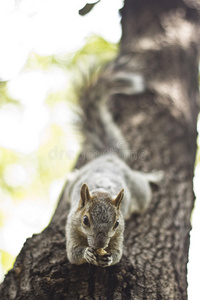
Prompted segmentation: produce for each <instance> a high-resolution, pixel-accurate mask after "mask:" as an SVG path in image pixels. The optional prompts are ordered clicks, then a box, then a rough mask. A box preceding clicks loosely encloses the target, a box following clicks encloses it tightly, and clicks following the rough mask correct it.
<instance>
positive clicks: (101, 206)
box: [79, 183, 124, 249]
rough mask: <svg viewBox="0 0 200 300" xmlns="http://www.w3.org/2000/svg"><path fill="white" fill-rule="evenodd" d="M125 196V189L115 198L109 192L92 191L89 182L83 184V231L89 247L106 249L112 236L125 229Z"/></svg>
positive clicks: (81, 202) (80, 205)
mask: <svg viewBox="0 0 200 300" xmlns="http://www.w3.org/2000/svg"><path fill="white" fill-rule="evenodd" d="M123 196H124V190H123V189H122V190H121V191H120V192H119V194H118V195H117V196H116V197H115V198H114V199H113V198H112V197H111V196H110V194H109V193H105V192H101V191H96V192H95V191H94V192H92V193H90V192H89V188H88V186H87V184H85V183H84V184H83V185H82V187H81V191H80V202H79V210H80V212H81V231H82V233H83V234H84V235H85V236H86V237H87V241H88V245H89V247H91V248H94V249H99V248H103V249H104V248H106V247H107V246H108V244H109V242H110V238H111V237H112V236H114V235H115V234H117V233H119V232H121V231H122V230H123V228H124V226H123V223H124V221H123V217H122V214H121V211H120V206H121V201H122V199H123Z"/></svg>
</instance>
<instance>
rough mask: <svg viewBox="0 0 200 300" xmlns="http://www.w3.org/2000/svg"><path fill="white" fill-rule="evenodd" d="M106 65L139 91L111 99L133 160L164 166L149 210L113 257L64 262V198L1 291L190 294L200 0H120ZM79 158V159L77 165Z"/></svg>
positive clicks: (42, 295)
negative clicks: (118, 32)
mask: <svg viewBox="0 0 200 300" xmlns="http://www.w3.org/2000/svg"><path fill="white" fill-rule="evenodd" d="M121 14H122V29H123V35H122V40H121V47H120V53H119V57H118V58H117V59H116V61H115V62H114V64H113V65H112V72H113V74H114V73H115V72H119V71H121V72H124V73H127V74H129V76H133V77H134V76H136V75H137V78H138V79H139V83H140V84H142V86H143V89H144V90H143V92H142V93H141V94H139V95H137V96H136V95H135V96H134V95H133V96H125V95H120V93H119V94H118V95H117V96H115V97H113V98H112V100H111V101H110V103H109V109H110V110H111V111H112V113H113V116H114V119H115V121H116V122H117V123H118V124H119V126H120V127H121V128H122V131H123V133H124V136H125V137H126V138H127V140H128V142H129V144H130V147H131V149H132V157H131V158H130V165H131V167H133V168H134V169H138V170H143V171H151V170H153V169H158V170H164V172H165V179H164V181H163V183H162V186H161V187H160V188H158V189H156V188H154V193H153V200H152V203H151V205H150V208H149V210H148V211H147V212H146V213H144V214H143V215H133V216H132V217H131V219H130V220H129V221H128V222H127V223H126V230H125V241H124V255H123V258H122V260H121V262H120V263H119V264H117V265H115V266H113V267H108V268H105V269H103V268H97V267H95V266H89V265H88V264H85V265H82V266H74V265H71V264H70V263H69V262H68V261H67V258H66V253H65V231H64V227H65V223H66V218H67V214H68V209H69V208H68V206H67V203H66V199H65V197H63V195H61V198H60V201H59V204H58V208H57V210H56V212H55V215H54V216H53V219H52V221H51V223H50V225H49V226H48V228H46V229H45V230H44V231H43V232H42V233H41V234H39V235H35V236H33V237H32V238H31V239H28V240H27V241H26V243H25V245H24V247H23V249H22V251H21V253H20V254H19V256H18V258H17V260H16V263H15V266H14V268H13V269H12V270H11V271H10V272H9V273H8V274H7V276H6V278H5V280H4V282H3V283H2V285H1V287H0V299H1V300H10V299H23V300H26V299H27V300H31V299H40V300H43V299H44V300H46V299H70V300H71V299H115V300H117V299H134V300H137V299H138V300H141V299H166V300H169V299H174V300H179V299H180V300H183V299H187V280H186V276H187V261H188V246H189V232H190V227H191V226H190V214H191V210H192V208H193V201H194V196H193V186H192V178H193V168H194V161H195V151H196V121H197V114H198V104H197V103H198V97H199V96H198V46H199V41H198V36H199V29H198V25H199V12H198V7H197V2H195V1H193V2H190V1H189V0H187V1H182V0H162V1H160V0H143V1H141V0H127V1H125V5H124V8H123V9H122V10H121ZM82 164H83V162H82V161H81V160H80V161H79V162H78V166H81V165H82Z"/></svg>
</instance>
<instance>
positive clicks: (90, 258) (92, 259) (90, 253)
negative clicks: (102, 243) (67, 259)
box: [84, 247, 98, 266]
mask: <svg viewBox="0 0 200 300" xmlns="http://www.w3.org/2000/svg"><path fill="white" fill-rule="evenodd" d="M84 258H85V260H86V261H87V262H88V263H89V264H93V265H95V266H98V263H97V258H96V256H95V254H94V250H93V249H92V248H90V247H87V248H86V249H85V253H84Z"/></svg>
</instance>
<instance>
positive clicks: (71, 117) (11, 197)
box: [0, 0, 200, 300]
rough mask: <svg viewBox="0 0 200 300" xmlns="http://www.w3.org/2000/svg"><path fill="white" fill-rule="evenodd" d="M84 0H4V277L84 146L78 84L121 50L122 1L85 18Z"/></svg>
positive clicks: (0, 118)
mask: <svg viewBox="0 0 200 300" xmlns="http://www.w3.org/2000/svg"><path fill="white" fill-rule="evenodd" d="M97 2H98V1H97ZM87 3H93V1H87ZM85 4H86V1H83V0H76V1H70V2H69V1H66V0H0V27H1V28H2V32H1V37H0V282H1V281H2V280H3V278H4V275H5V274H6V272H7V271H8V270H9V269H10V268H12V266H13V263H14V261H15V258H16V256H17V255H18V253H19V251H20V249H21V248H22V246H23V243H24V242H25V240H26V238H28V237H31V236H32V234H33V233H38V232H40V231H41V230H43V229H44V228H45V227H46V226H47V225H48V223H49V221H50V218H51V216H52V214H53V212H54V210H55V208H56V205H57V199H58V196H59V194H60V192H61V190H62V187H63V184H64V182H65V180H66V178H67V174H68V173H69V172H70V170H71V169H72V168H73V165H74V164H75V160H76V157H77V156H78V153H79V151H80V142H81V138H82V137H81V134H80V132H79V131H78V130H77V129H76V126H75V125H74V124H75V123H76V120H77V118H78V114H77V113H76V112H78V106H77V93H76V90H75V88H74V87H76V84H77V83H78V82H80V81H81V80H82V78H81V74H82V73H84V72H85V71H87V70H88V69H89V68H90V67H91V64H92V65H95V66H97V67H98V66H102V65H103V64H105V63H106V62H108V61H110V60H111V59H113V58H114V57H115V56H116V55H117V50H118V42H119V40H120V37H121V28H120V15H119V13H118V10H119V9H120V8H121V7H122V5H123V1H122V0H109V1H108V0H101V1H100V2H99V3H97V4H96V5H95V6H94V7H93V9H92V10H91V12H90V13H89V14H86V15H84V16H81V15H80V14H79V10H80V9H81V8H83V7H84V6H85ZM90 8H92V5H91V6H89V5H88V6H87V7H86V9H85V10H81V11H80V12H81V14H84V13H85V12H86V11H87V10H89V9H90ZM74 83H76V84H74ZM198 131H200V122H199V123H198ZM198 145H199V140H198ZM199 162H200V155H199V154H198V155H197V161H196V169H195V179H194V186H195V193H196V197H197V201H196V204H195V209H194V211H193V214H192V220H191V221H192V225H193V229H192V231H191V245H190V255H189V264H188V280H189V288H188V291H189V300H196V299H200V298H199V297H200V293H199V289H198V281H199V279H198V278H199V274H198V273H197V272H198V270H199V268H200V258H199V253H200V241H199V233H200V218H199V214H200V204H199V203H200V202H199V199H200V163H199Z"/></svg>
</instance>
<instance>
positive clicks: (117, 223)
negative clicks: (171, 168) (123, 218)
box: [114, 219, 119, 229]
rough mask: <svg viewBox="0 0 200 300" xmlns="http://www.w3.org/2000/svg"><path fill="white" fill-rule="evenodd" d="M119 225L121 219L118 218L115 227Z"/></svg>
mask: <svg viewBox="0 0 200 300" xmlns="http://www.w3.org/2000/svg"><path fill="white" fill-rule="evenodd" d="M118 225H119V219H117V221H116V222H115V225H114V229H116V228H117V226H118Z"/></svg>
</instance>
